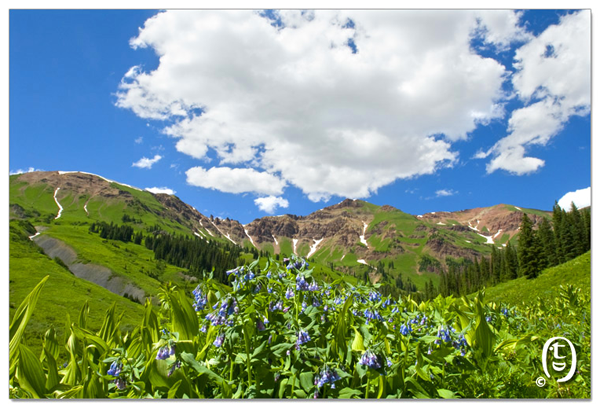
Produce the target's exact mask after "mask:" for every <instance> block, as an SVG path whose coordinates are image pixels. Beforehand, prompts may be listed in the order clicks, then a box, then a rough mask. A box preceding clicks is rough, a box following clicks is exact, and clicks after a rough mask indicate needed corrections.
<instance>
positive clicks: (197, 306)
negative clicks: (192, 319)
mask: <svg viewBox="0 0 600 408" xmlns="http://www.w3.org/2000/svg"><path fill="white" fill-rule="evenodd" d="M192 294H193V295H194V304H193V306H194V310H196V312H199V311H201V310H204V307H205V306H206V303H207V302H208V300H207V298H206V296H205V295H204V294H203V293H202V290H201V289H200V285H198V286H196V289H194V290H193V291H192Z"/></svg>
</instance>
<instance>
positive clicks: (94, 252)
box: [44, 225, 186, 296]
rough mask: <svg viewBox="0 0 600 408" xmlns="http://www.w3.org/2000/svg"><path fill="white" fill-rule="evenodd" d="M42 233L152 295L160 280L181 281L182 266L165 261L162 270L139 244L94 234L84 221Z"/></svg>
mask: <svg viewBox="0 0 600 408" xmlns="http://www.w3.org/2000/svg"><path fill="white" fill-rule="evenodd" d="M44 233H45V234H47V235H49V236H51V237H53V238H57V239H59V240H61V241H63V242H64V243H66V244H67V245H69V246H70V247H71V248H73V249H74V250H75V252H76V253H77V256H78V258H79V260H80V261H82V262H84V263H86V262H91V263H94V264H98V265H103V266H106V267H107V268H109V269H110V270H112V271H113V272H114V273H115V274H116V275H118V276H122V277H124V278H126V279H127V280H129V281H131V282H132V283H133V284H134V285H136V286H138V287H139V288H140V289H142V290H144V292H146V294H147V295H149V296H154V295H156V294H157V293H158V290H159V287H160V284H161V283H162V282H164V281H173V282H174V283H176V284H181V283H183V279H182V277H181V274H182V273H185V272H186V271H185V269H183V268H178V267H175V266H172V265H165V268H164V270H160V268H159V266H158V264H157V262H156V261H155V260H154V253H153V252H152V251H151V250H149V249H147V248H146V247H145V246H143V245H136V244H134V243H132V242H128V243H125V242H121V241H113V240H103V239H102V238H100V236H99V235H98V234H93V233H91V232H89V231H88V226H86V225H82V226H76V225H54V226H53V227H52V228H51V229H49V230H48V231H46V232H44ZM149 273H150V274H154V273H156V274H158V279H155V278H153V277H151V276H149Z"/></svg>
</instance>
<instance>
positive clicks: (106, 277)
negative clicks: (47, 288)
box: [33, 235, 146, 303]
mask: <svg viewBox="0 0 600 408" xmlns="http://www.w3.org/2000/svg"><path fill="white" fill-rule="evenodd" d="M33 241H34V242H35V243H36V244H38V245H39V246H40V247H41V248H42V249H43V250H44V252H45V253H46V255H48V256H49V257H50V258H52V259H54V258H59V259H60V260H61V261H63V262H64V263H65V264H66V265H67V267H68V268H69V270H70V271H71V272H72V273H73V275H75V276H77V277H78V278H81V279H85V280H87V281H89V282H92V283H95V284H96V285H100V286H102V287H103V288H104V289H107V290H109V291H111V292H112V293H115V294H117V295H119V296H125V295H127V296H129V297H131V298H134V299H137V300H138V301H139V302H140V303H144V299H145V298H146V293H145V292H144V291H143V290H142V289H140V288H138V287H137V286H135V285H134V284H132V283H131V282H129V281H128V280H127V279H125V278H123V277H120V276H117V275H115V274H114V273H113V271H111V270H110V269H109V268H107V267H105V266H102V265H96V264H92V263H87V264H83V263H81V262H77V252H75V250H74V249H73V248H71V247H70V246H68V245H67V244H65V243H64V242H62V241H61V240H59V239H56V238H52V237H49V236H47V235H40V236H38V237H36V238H34V239H33Z"/></svg>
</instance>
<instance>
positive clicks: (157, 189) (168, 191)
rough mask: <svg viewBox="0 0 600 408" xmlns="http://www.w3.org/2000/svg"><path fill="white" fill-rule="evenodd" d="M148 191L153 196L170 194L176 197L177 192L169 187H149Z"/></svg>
mask: <svg viewBox="0 0 600 408" xmlns="http://www.w3.org/2000/svg"><path fill="white" fill-rule="evenodd" d="M145 190H146V191H149V192H151V193H153V194H169V195H174V194H175V193H176V191H174V190H172V189H170V188H168V187H148V188H145Z"/></svg>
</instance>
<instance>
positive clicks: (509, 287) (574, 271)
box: [485, 252, 591, 305]
mask: <svg viewBox="0 0 600 408" xmlns="http://www.w3.org/2000/svg"><path fill="white" fill-rule="evenodd" d="M566 284H571V285H573V286H576V287H579V288H581V289H582V290H585V291H587V292H590V291H591V254H590V252H587V253H586V254H583V255H581V256H579V257H577V258H575V259H573V260H571V261H569V262H565V263H564V264H561V265H558V266H555V267H553V268H548V269H546V270H544V271H542V273H541V274H540V275H539V276H538V277H537V278H535V279H527V278H525V277H522V278H518V279H514V280H511V281H508V282H504V283H501V284H499V285H496V286H493V287H491V288H488V289H487V290H486V292H485V293H486V295H485V299H486V301H488V302H489V301H493V302H496V303H500V302H503V303H508V304H510V305H522V304H525V305H530V304H532V303H533V302H536V301H537V298H538V297H540V298H541V299H542V300H545V301H549V300H552V299H553V298H554V297H555V296H556V293H557V291H558V288H559V287H560V285H566Z"/></svg>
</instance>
